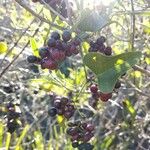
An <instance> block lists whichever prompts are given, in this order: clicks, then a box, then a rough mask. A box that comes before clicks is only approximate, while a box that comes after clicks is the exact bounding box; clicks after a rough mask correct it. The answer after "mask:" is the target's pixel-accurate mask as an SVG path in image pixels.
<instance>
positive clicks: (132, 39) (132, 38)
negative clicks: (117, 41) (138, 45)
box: [131, 0, 135, 51]
mask: <svg viewBox="0 0 150 150" xmlns="http://www.w3.org/2000/svg"><path fill="white" fill-rule="evenodd" d="M131 9H132V14H131V29H132V34H131V49H132V51H133V50H134V37H135V14H134V2H133V0H131Z"/></svg>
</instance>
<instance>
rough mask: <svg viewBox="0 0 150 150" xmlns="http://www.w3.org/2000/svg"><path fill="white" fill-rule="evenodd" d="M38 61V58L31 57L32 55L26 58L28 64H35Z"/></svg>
mask: <svg viewBox="0 0 150 150" xmlns="http://www.w3.org/2000/svg"><path fill="white" fill-rule="evenodd" d="M38 60H39V59H38V57H36V56H33V55H30V56H28V57H27V61H28V62H29V63H36V62H37V61H38Z"/></svg>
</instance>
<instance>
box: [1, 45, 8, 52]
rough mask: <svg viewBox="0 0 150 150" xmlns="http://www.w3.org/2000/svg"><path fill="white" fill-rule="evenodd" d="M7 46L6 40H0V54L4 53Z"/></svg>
mask: <svg viewBox="0 0 150 150" xmlns="http://www.w3.org/2000/svg"><path fill="white" fill-rule="evenodd" d="M7 50H8V46H7V43H6V42H0V54H3V53H6V52H7Z"/></svg>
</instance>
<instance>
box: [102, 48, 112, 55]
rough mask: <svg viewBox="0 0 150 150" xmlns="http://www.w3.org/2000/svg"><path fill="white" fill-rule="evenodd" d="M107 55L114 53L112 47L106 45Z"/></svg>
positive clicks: (105, 51)
mask: <svg viewBox="0 0 150 150" xmlns="http://www.w3.org/2000/svg"><path fill="white" fill-rule="evenodd" d="M104 53H105V55H108V56H109V55H111V54H112V48H111V47H106V48H105V50H104Z"/></svg>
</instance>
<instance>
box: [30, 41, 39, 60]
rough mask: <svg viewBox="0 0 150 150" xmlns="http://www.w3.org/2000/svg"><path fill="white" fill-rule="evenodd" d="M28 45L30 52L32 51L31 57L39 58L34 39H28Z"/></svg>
mask: <svg viewBox="0 0 150 150" xmlns="http://www.w3.org/2000/svg"><path fill="white" fill-rule="evenodd" d="M30 45H31V48H32V51H33V55H34V56H37V57H40V56H39V51H38V46H37V42H36V40H35V39H34V38H30Z"/></svg>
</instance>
